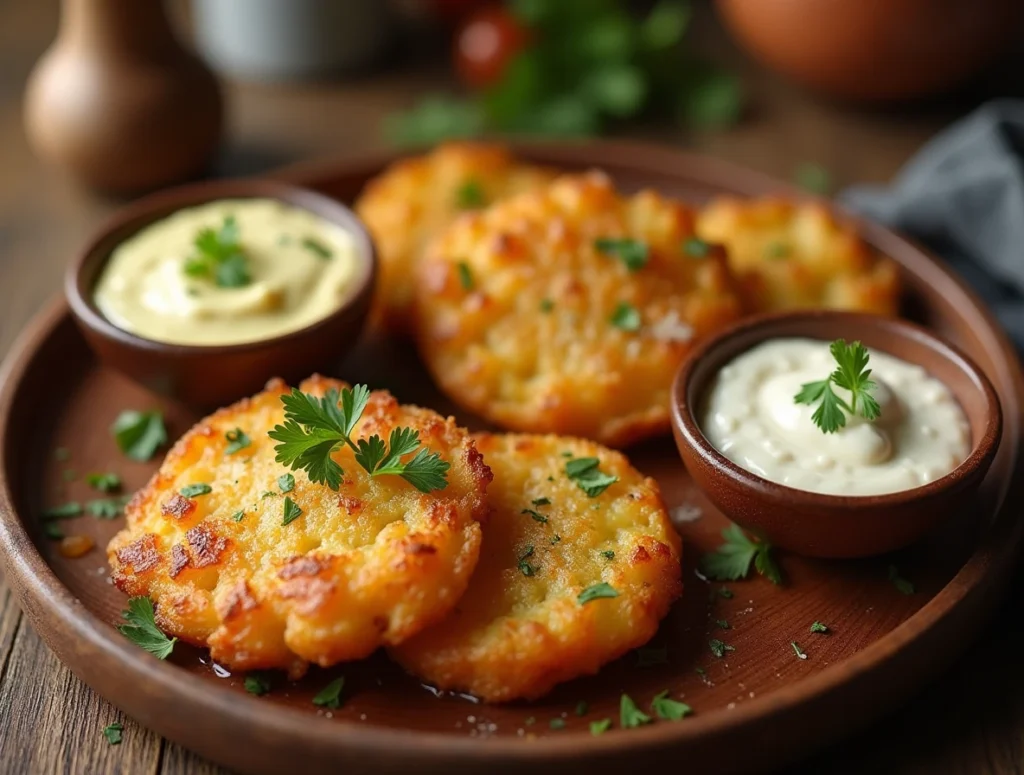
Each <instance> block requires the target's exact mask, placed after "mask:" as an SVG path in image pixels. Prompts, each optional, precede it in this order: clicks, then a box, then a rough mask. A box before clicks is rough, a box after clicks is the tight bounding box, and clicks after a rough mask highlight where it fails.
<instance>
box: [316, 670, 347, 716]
mask: <svg viewBox="0 0 1024 775" xmlns="http://www.w3.org/2000/svg"><path fill="white" fill-rule="evenodd" d="M343 688H345V677H344V676H341V677H340V678H335V679H334V680H333V681H331V682H330V683H329V684H327V686H325V687H324V688H323V689H321V690H320V691H319V692H317V695H316V697H314V698H313V704H314V705H316V706H317V707H320V708H330V709H331V710H335V709H337V708H340V707H341V690H342V689H343Z"/></svg>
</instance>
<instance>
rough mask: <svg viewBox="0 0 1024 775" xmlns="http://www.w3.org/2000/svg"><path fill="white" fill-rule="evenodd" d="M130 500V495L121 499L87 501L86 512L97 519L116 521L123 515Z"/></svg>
mask: <svg viewBox="0 0 1024 775" xmlns="http://www.w3.org/2000/svg"><path fill="white" fill-rule="evenodd" d="M130 500H131V496H130V495H123V496H121V497H120V498H97V499H95V500H91V501H87V502H86V504H85V510H86V511H88V512H89V513H90V514H91V515H92V516H94V517H96V518H97V519H114V518H116V517H118V516H120V515H121V513H122V512H123V511H124V507H125V506H127V505H128V502H129V501H130Z"/></svg>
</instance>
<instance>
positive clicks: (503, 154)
mask: <svg viewBox="0 0 1024 775" xmlns="http://www.w3.org/2000/svg"><path fill="white" fill-rule="evenodd" d="M554 176H555V173H554V171H552V170H547V169H543V168H541V167H535V166H531V165H526V164H521V163H519V162H517V161H516V160H515V159H513V158H512V155H511V154H510V153H509V152H508V150H507V149H506V148H504V147H502V146H498V145H487V144H482V143H449V144H446V145H441V146H438V147H437V148H436V149H434V150H433V151H431V152H430V153H428V154H425V155H423V156H417V157H414V158H408V159H402V160H401V161H398V162H395V163H394V164H392V165H391V166H390V167H388V169H386V170H385V171H384V172H383V173H382V174H381V175H379V176H377V177H376V178H374V179H373V180H371V181H370V182H369V183H367V185H366V188H365V190H364V191H363V193H362V195H361V196H360V197H359V200H358V201H357V202H356V212H357V213H358V214H359V217H360V218H362V219H363V221H365V223H366V225H367V226H368V227H369V229H370V233H371V234H372V235H373V239H374V241H375V243H376V245H377V255H378V258H379V261H380V281H379V284H378V292H377V314H378V315H384V316H385V318H386V319H387V322H388V323H389V324H390V327H392V328H398V329H401V328H403V327H404V326H405V325H406V323H407V322H408V316H409V311H410V307H411V304H412V301H413V295H414V283H415V268H416V265H417V263H418V262H419V260H420V257H421V255H422V253H423V250H424V249H425V248H426V246H427V244H428V243H429V242H430V240H431V239H432V238H434V237H435V236H436V235H437V234H439V233H440V232H441V231H442V230H443V229H444V228H445V227H447V226H448V225H449V224H450V223H451V222H452V221H453V220H455V219H456V218H457V217H458V216H459V215H460V214H461V213H463V212H466V211H469V210H473V209H476V208H479V207H483V206H485V205H488V204H490V203H491V202H494V201H496V200H498V199H501V198H503V197H506V196H510V195H513V194H518V193H521V192H524V191H528V190H530V189H533V188H537V187H539V186H541V185H544V184H545V183H547V182H549V181H550V180H551V179H552V178H553V177H554Z"/></svg>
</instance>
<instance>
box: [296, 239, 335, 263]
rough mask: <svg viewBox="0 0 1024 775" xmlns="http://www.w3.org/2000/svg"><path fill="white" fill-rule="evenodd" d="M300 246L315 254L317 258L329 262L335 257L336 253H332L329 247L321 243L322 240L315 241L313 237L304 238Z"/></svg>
mask: <svg viewBox="0 0 1024 775" xmlns="http://www.w3.org/2000/svg"><path fill="white" fill-rule="evenodd" d="M299 244H300V245H302V247H304V248H305V249H306V250H308V251H309V252H310V253H313V254H314V255H315V256H316V257H317V258H322V259H324V260H327V259H328V258H332V257H333V256H334V253H332V252H331V249H330V248H329V247H327V246H326V245H325V244H324V243H322V242H320V240H316V239H313V238H312V237H303V238H302V241H301V242H300V243H299Z"/></svg>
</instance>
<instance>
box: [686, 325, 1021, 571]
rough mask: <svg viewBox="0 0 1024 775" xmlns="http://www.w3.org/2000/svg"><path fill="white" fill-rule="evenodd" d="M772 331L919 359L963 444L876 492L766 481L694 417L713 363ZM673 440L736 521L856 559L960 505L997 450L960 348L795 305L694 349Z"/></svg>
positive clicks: (996, 435)
mask: <svg viewBox="0 0 1024 775" xmlns="http://www.w3.org/2000/svg"><path fill="white" fill-rule="evenodd" d="M782 337H804V338H810V339H820V340H823V341H832V340H834V339H839V338H844V339H847V340H854V339H859V340H860V341H861V342H863V343H864V344H865V345H866V346H867V347H869V348H873V349H877V350H879V351H881V352H885V353H888V354H890V355H894V356H896V357H897V358H902V359H903V360H905V361H909V362H910V363H916V364H918V365H920V366H922V367H923V368H924V369H925V370H926V371H927V372H928V373H929V374H930V375H932V376H933V377H936V378H937V379H939V380H941V381H942V382H943V383H945V384H946V386H947V387H948V388H949V389H950V391H951V392H952V393H953V395H954V397H955V398H956V400H957V401H958V402H959V403H960V406H961V408H962V409H963V410H964V413H965V414H966V415H967V420H968V422H969V424H970V426H971V438H972V444H973V446H972V450H971V453H970V455H968V457H967V459H966V460H964V462H962V463H961V464H960V465H959V466H958V467H957V468H955V469H954V470H953V471H951V472H950V473H948V474H946V475H945V476H943V477H941V478H939V479H936V480H935V481H933V482H929V483H928V484H925V485H922V486H921V487H915V488H914V489H911V490H903V491H900V492H894V493H886V494H883V495H865V496H840V495H824V494H821V493H816V492H808V491H806V490H797V489H794V488H792V487H787V486H785V485H781V484H777V483H775V482H771V481H768V480H767V479H764V478H762V477H760V476H758V475H757V474H754V473H751V472H750V471H747V470H746V469H744V468H741V467H740V466H738V465H736V464H735V463H733V462H732V461H731V460H729V459H728V458H726V457H725V456H724V455H723V454H721V453H720V452H719V451H718V450H716V449H715V448H714V447H713V446H712V445H711V443H710V442H709V441H708V440H707V439H706V438H705V437H704V434H703V432H702V431H701V429H700V425H699V424H698V420H697V418H698V417H699V416H701V411H700V407H701V403H702V401H703V398H704V395H705V392H706V387H707V385H708V383H709V381H710V380H711V378H712V377H713V376H714V375H715V374H716V373H717V372H718V370H719V369H720V368H721V367H722V366H724V365H725V364H726V363H728V362H729V361H730V360H732V359H733V358H734V357H736V356H737V355H739V354H740V353H742V352H744V351H746V350H749V349H750V348H751V347H754V346H755V345H757V344H760V343H761V342H763V341H765V340H768V339H774V338H782ZM672 416H673V431H674V433H675V437H676V446H678V448H679V452H680V454H681V455H682V458H683V462H684V464H685V465H686V469H687V471H688V472H689V474H690V476H691V477H692V479H693V481H694V483H695V484H696V485H697V486H698V487H700V489H701V490H703V492H704V493H705V494H706V495H707V497H708V498H709V499H710V500H711V502H712V503H714V504H715V506H716V507H717V508H718V509H719V510H721V511H722V513H723V514H725V515H726V516H727V517H729V518H730V519H731V520H733V521H734V522H736V523H737V524H738V525H741V526H742V527H745V528H747V529H749V530H751V531H752V532H754V533H756V534H757V535H760V536H762V537H764V538H765V539H766V540H768V541H770V542H771V543H772V544H773V545H775V546H779V547H782V548H784V549H788V550H790V551H793V552H796V553H798V554H803V555H807V556H810V557H830V558H838V557H866V556H869V555H874V554H882V553H884V552H888V551H892V550H894V549H898V548H900V547H902V546H906V545H907V544H910V543H912V542H913V541H915V540H917V539H918V538H920V537H921V536H922V535H923V534H924V533H925V532H926V531H927V530H928V529H929V528H930V527H932V526H933V525H935V524H936V523H938V522H940V521H941V520H942V519H943V518H944V517H946V516H947V515H949V514H951V513H953V512H955V511H957V510H958V509H961V508H969V505H968V504H969V501H970V498H971V496H972V495H973V494H974V493H975V491H976V490H977V488H978V486H979V485H980V484H981V482H982V480H983V479H984V478H985V474H986V472H987V471H988V468H989V466H990V465H991V463H992V459H993V457H994V456H995V453H996V449H997V448H998V447H999V439H1000V436H1001V434H1002V427H1003V419H1002V409H1001V408H1000V405H999V399H998V397H997V396H996V392H995V390H994V389H993V387H992V384H991V383H990V382H989V380H988V378H987V377H986V376H985V375H984V374H983V373H982V372H981V370H980V369H979V368H978V367H977V366H975V365H974V364H973V363H972V362H971V361H970V360H969V359H968V358H967V357H966V356H965V355H964V354H963V353H961V352H960V351H959V350H957V349H956V348H955V347H953V346H952V345H949V344H947V343H945V342H943V341H942V340H941V339H939V338H937V337H936V336H935V335H933V334H931V333H929V332H928V331H926V330H925V329H923V328H921V327H920V326H917V325H914V324H912V323H907V322H906V321H903V320H896V319H894V318H886V317H879V316H876V315H867V314H861V313H854V312H830V311H813V312H796V313H782V314H775V315H765V316H761V317H757V318H752V319H748V320H746V321H743V322H741V323H739V324H737V325H735V326H733V327H732V328H729V329H727V330H725V331H723V332H722V333H720V334H719V335H717V336H715V337H712V338H711V339H708V340H707V341H705V342H704V343H703V344H702V345H700V346H699V347H697V348H696V349H695V350H694V352H693V353H692V354H691V355H690V356H689V357H688V358H687V360H686V362H685V363H683V365H682V366H681V367H680V370H679V373H678V374H677V375H676V379H675V383H674V385H673V388H672Z"/></svg>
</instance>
